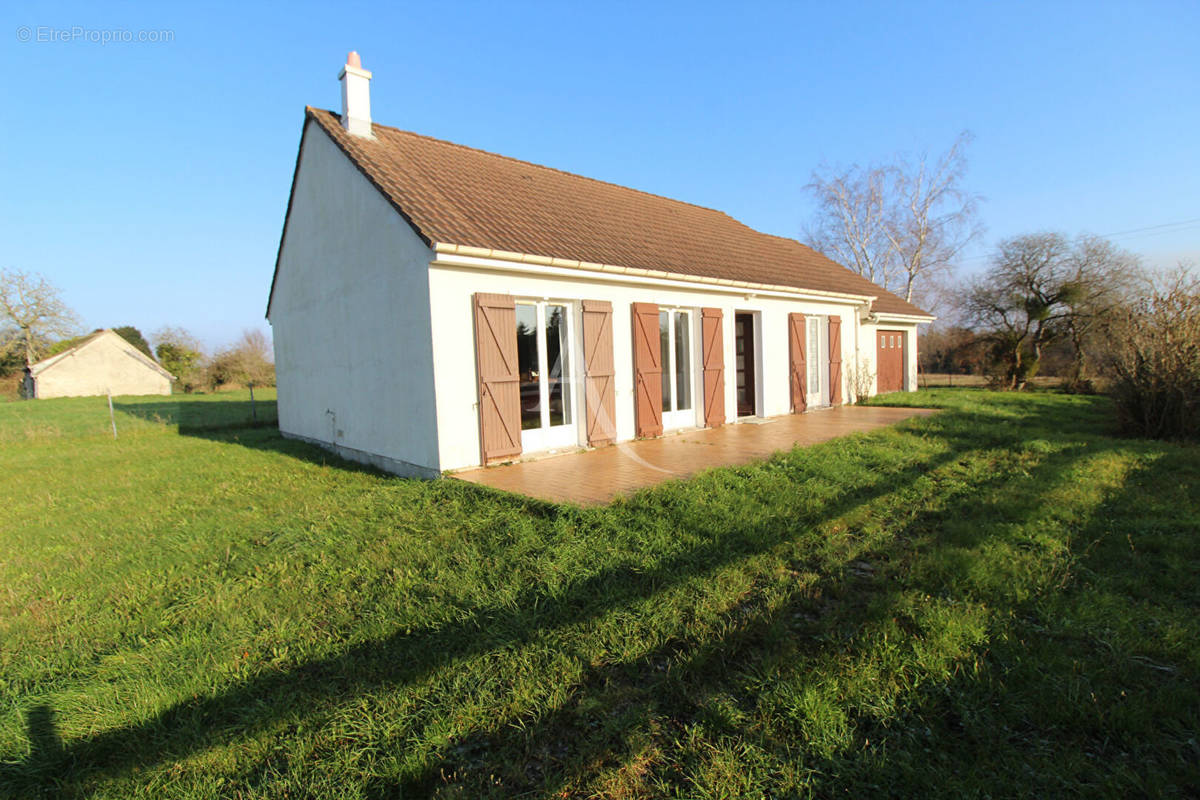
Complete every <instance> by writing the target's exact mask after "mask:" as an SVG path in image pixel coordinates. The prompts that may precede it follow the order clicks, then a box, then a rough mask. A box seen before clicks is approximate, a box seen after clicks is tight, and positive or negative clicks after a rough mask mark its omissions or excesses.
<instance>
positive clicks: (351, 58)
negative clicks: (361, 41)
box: [346, 50, 362, 69]
mask: <svg viewBox="0 0 1200 800" xmlns="http://www.w3.org/2000/svg"><path fill="white" fill-rule="evenodd" d="M346 66H347V67H354V68H355V69H362V59H361V58H359V56H358V51H357V50H351V51H350V53H349V54H348V55H347V56H346Z"/></svg>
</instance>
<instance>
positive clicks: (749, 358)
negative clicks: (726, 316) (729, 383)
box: [733, 313, 757, 417]
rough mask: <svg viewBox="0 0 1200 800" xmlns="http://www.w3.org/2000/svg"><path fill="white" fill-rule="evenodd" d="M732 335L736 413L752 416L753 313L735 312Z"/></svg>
mask: <svg viewBox="0 0 1200 800" xmlns="http://www.w3.org/2000/svg"><path fill="white" fill-rule="evenodd" d="M733 336H734V341H735V347H736V349H735V351H734V353H735V354H736V357H737V415H738V416H739V417H753V416H754V414H755V397H756V395H757V391H756V388H755V381H754V369H755V368H754V315H753V314H745V313H742V314H735V315H734V317H733Z"/></svg>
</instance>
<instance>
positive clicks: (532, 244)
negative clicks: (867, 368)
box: [306, 107, 926, 315]
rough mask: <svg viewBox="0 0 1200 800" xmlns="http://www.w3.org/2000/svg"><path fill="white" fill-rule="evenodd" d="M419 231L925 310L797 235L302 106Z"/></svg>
mask: <svg viewBox="0 0 1200 800" xmlns="http://www.w3.org/2000/svg"><path fill="white" fill-rule="evenodd" d="M306 111H307V115H308V117H309V118H311V119H312V120H314V121H315V122H316V123H317V124H318V125H320V126H321V128H322V129H323V130H324V131H325V132H326V133H328V134H329V135H330V137H332V139H333V140H334V141H335V142H336V143H337V144H338V145H339V146H340V147H341V149H342V150H343V151H344V152H345V153H346V155H347V156H349V157H350V159H351V160H352V161H353V162H354V163H355V164H356V165H357V166H358V168H359V169H360V170H361V171H362V172H363V174H364V175H365V176H366V177H367V179H368V180H370V181H371V182H372V183H373V184H375V186H376V187H378V188H379V190H380V191H381V192H382V193H383V194H384V196H386V197H387V198H388V200H389V201H391V203H392V205H393V206H394V207H395V208H396V210H397V211H399V212H400V213H401V214H402V215H403V216H404V217H405V218H406V219H407V220H408V221H409V223H410V224H411V225H412V227H413V228H414V229H415V230H416V232H417V233H418V234H419V235H420V236H421V237H422V238H423V239H424V240H425V241H426V242H427V243H430V244H432V243H435V242H442V243H445V244H457V245H466V246H469V247H482V248H488V249H492V250H507V251H510V252H515V253H524V254H530V255H538V256H546V257H556V258H565V259H571V260H576V261H589V262H593V263H599V264H613V265H618V266H623V267H636V268H641V269H649V270H662V271H664V272H675V273H682V274H685V275H695V276H701V277H707V278H717V279H727V280H736V281H747V282H750V283H763V284H773V285H779V286H790V287H795V288H799V289H812V290H819V291H828V292H844V293H846V294H858V295H874V296H877V297H878V299H877V300H876V301H875V303H874V306H873V308H874V309H875V310H876V311H882V312H891V313H896V314H917V315H924V314H925V313H926V312H924V311H922V310H921V309H919V308H917V307H916V306H913V305H911V304H910V303H906V302H905V301H904V300H902V299H900V298H899V297H897V296H895V295H893V294H891V293H889V292H887V291H885V290H884V289H882V288H880V287H879V286H876V285H875V284H873V283H871V282H870V281H868V280H866V279H865V278H863V277H862V276H860V275H858V274H857V273H855V272H852V271H850V270H848V269H846V268H845V267H843V266H841V265H840V264H837V263H835V262H833V261H831V260H829V259H828V258H826V257H824V256H822V255H821V254H819V253H817V252H816V251H814V250H812V249H810V248H808V247H806V246H804V245H803V244H801V243H800V242H797V241H795V240H794V239H785V238H783V237H780V236H771V235H769V234H766V233H760V232H759V231H756V230H754V229H752V228H749V227H747V226H745V225H743V224H742V223H740V222H738V221H737V220H735V219H734V218H733V217H730V216H729V215H727V214H725V213H722V212H720V211H715V210H713V209H711V208H703V207H701V206H695V205H691V204H690V203H683V202H680V201H678V200H671V199H669V198H666V197H660V196H658V195H653V194H648V193H646V192H641V191H638V190H636V189H630V188H627V187H624V186H617V185H615V184H611V183H605V182H603V181H598V180H593V179H591V178H584V177H582V176H579V175H573V174H571V173H568V172H562V171H560V170H556V169H551V168H550V167H543V166H539V165H537V164H531V163H529V162H526V161H519V160H517V159H513V158H508V157H506V156H500V155H496V154H494V153H487V152H484V151H482V150H475V149H473V148H470V147H464V146H462V145H458V144H453V143H451V142H446V141H442V140H440V139H432V138H430V137H428V136H420V135H418V134H415V133H409V132H408V131H401V130H397V129H396V128H389V127H387V126H384V125H374V126H373V133H374V135H375V138H374V139H373V140H372V139H366V138H363V137H358V136H353V135H351V134H349V133H347V132H346V131H345V130H344V129H343V128H342V126H341V123H340V120H339V117H338V115H337V114H335V113H334V112H332V111H323V110H320V109H315V108H311V107H310V108H308V109H306Z"/></svg>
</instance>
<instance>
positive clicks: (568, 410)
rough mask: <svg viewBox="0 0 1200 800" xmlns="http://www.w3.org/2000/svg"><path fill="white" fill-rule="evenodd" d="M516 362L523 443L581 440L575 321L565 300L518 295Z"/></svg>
mask: <svg viewBox="0 0 1200 800" xmlns="http://www.w3.org/2000/svg"><path fill="white" fill-rule="evenodd" d="M516 306H517V314H516V316H517V367H518V371H519V374H520V379H521V449H522V450H523V451H524V452H527V453H528V452H536V451H538V450H550V449H553V448H556V447H570V446H572V445H576V444H578V443H579V435H578V433H577V431H576V427H575V397H574V393H573V392H572V383H571V378H572V372H571V370H572V368H573V367H574V364H573V363H572V361H573V359H572V355H573V354H574V352H575V350H574V347H575V326H574V321H573V318H572V316H573V315H572V314H571V307H570V306H569V305H567V304H565V303H555V302H532V301H529V302H525V301H521V300H518V301H517V304H516Z"/></svg>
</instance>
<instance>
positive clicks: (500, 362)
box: [475, 293, 521, 464]
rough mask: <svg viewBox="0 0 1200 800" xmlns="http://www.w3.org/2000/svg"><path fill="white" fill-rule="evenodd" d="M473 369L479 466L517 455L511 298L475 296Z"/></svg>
mask: <svg viewBox="0 0 1200 800" xmlns="http://www.w3.org/2000/svg"><path fill="white" fill-rule="evenodd" d="M475 367H476V370H477V374H478V377H479V445H480V450H481V460H482V463H484V464H488V463H489V462H493V461H498V460H501V459H503V458H505V457H508V456H515V455H519V454H520V452H521V376H520V375H519V374H518V372H517V308H516V303H514V302H513V298H512V296H510V295H506V294H482V293H481V294H476V295H475Z"/></svg>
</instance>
